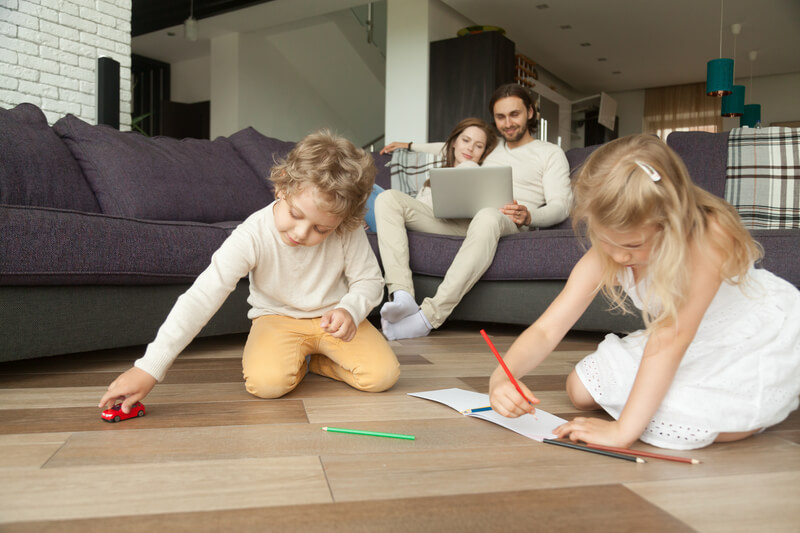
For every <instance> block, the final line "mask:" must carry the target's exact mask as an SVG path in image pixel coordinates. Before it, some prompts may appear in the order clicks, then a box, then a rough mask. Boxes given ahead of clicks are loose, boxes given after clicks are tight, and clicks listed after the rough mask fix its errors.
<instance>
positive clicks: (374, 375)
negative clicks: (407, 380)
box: [353, 364, 400, 392]
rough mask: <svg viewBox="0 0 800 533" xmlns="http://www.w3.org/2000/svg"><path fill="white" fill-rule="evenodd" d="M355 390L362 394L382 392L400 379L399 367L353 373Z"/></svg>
mask: <svg viewBox="0 0 800 533" xmlns="http://www.w3.org/2000/svg"><path fill="white" fill-rule="evenodd" d="M353 377H354V378H355V379H354V381H355V384H356V388H358V390H362V391H364V392H383V391H385V390H388V389H390V388H392V386H394V384H395V383H397V380H398V379H399V378H400V365H399V364H398V365H396V366H390V367H387V368H382V369H381V368H375V369H372V370H370V371H367V372H354V373H353Z"/></svg>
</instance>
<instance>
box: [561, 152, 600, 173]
mask: <svg viewBox="0 0 800 533" xmlns="http://www.w3.org/2000/svg"><path fill="white" fill-rule="evenodd" d="M601 146H603V145H602V144H593V145H591V146H583V147H578V148H570V149H569V150H567V152H566V156H567V162H568V163H569V176H570V178H575V176H576V174H577V172H578V170H579V169H580V167H581V165H582V164H583V162H584V161H586V158H587V157H589V156H590V155H591V153H592V152H594V151H595V150H597V149H598V148H600V147H601Z"/></svg>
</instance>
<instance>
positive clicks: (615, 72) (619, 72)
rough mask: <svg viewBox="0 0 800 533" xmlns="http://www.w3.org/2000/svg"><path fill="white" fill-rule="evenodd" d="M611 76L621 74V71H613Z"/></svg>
mask: <svg viewBox="0 0 800 533" xmlns="http://www.w3.org/2000/svg"><path fill="white" fill-rule="evenodd" d="M611 74H622V71H621V70H615V71H613V72H611Z"/></svg>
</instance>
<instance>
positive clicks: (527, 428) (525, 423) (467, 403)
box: [408, 389, 566, 442]
mask: <svg viewBox="0 0 800 533" xmlns="http://www.w3.org/2000/svg"><path fill="white" fill-rule="evenodd" d="M408 395H409V396H414V397H416V398H422V399H424V400H432V401H434V402H439V403H441V404H444V405H446V406H448V407H451V408H453V409H455V410H456V411H458V412H459V413H462V414H464V415H465V416H472V417H475V418H481V419H483V420H488V421H489V422H492V423H494V424H497V425H499V426H503V427H504V428H506V429H510V430H511V431H513V432H515V433H519V434H520V435H523V436H525V437H528V438H529V439H533V440H537V441H539V442H541V441H542V440H543V439H554V438H556V436H555V435H554V434H553V430H554V429H555V428H557V427H558V426H560V425H561V424H563V423H565V422H566V420H564V419H563V418H560V417H557V416H555V415H551V414H550V413H548V412H547V411H542V410H541V409H538V408H537V409H536V412H535V416H534V415H522V416H520V417H518V418H506V417H504V416H501V415H499V414H497V413H495V412H494V411H481V412H479V413H464V411H467V410H469V409H478V408H480V407H486V406H488V405H489V395H488V394H481V393H480V392H473V391H468V390H463V389H441V390H431V391H425V392H409V393H408Z"/></svg>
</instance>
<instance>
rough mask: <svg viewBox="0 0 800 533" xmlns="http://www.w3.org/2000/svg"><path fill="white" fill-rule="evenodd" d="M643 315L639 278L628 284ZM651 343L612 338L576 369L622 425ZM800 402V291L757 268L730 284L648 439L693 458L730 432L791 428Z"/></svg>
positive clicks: (628, 276)
mask: <svg viewBox="0 0 800 533" xmlns="http://www.w3.org/2000/svg"><path fill="white" fill-rule="evenodd" d="M620 281H621V283H622V286H623V288H624V289H625V292H626V293H627V294H628V296H629V297H630V298H631V301H632V302H633V303H634V304H635V305H636V307H638V308H639V309H642V306H643V304H642V300H641V298H640V297H639V295H640V294H644V290H645V283H646V281H645V282H640V283H639V285H638V286H637V285H636V284H635V282H634V281H633V272H632V271H631V270H629V269H628V270H627V271H626V272H625V273H624V275H623V276H622V279H621V280H620ZM646 342H647V337H646V336H645V335H644V334H643V332H642V331H638V332H635V333H633V334H631V335H628V336H627V337H624V338H622V339H620V338H619V337H617V336H616V335H613V334H610V335H607V336H606V338H605V340H603V342H601V343H600V345H599V346H598V348H597V351H596V352H595V353H593V354H591V355H588V356H587V357H585V358H584V359H583V360H582V361H580V362H579V363H578V365H577V366H576V371H577V374H578V376H579V377H580V379H581V382H582V383H583V385H584V386H585V387H586V388H587V390H588V391H589V393H591V395H592V397H593V398H594V400H595V401H596V402H597V403H598V404H599V405H600V406H601V407H602V408H603V409H604V410H605V411H607V412H608V413H609V414H610V415H611V416H613V417H614V418H615V419H618V418H619V415H620V413H621V412H622V408H623V407H624V406H625V402H626V401H627V398H628V394H629V393H630V390H631V388H632V386H633V381H634V378H635V377H636V372H637V371H638V368H639V362H640V360H641V358H642V354H643V352H644V347H645V344H646ZM798 395H800V291H798V290H797V288H796V287H795V286H794V285H792V284H791V283H789V282H787V281H785V280H783V279H781V278H779V277H777V276H775V275H774V274H772V273H770V272H768V271H766V270H761V269H754V268H751V269H750V271H749V273H748V281H747V282H745V283H744V284H742V285H734V284H730V283H727V282H723V284H722V285H721V286H720V289H719V291H718V292H717V294H716V296H715V297H714V299H713V301H712V302H711V305H710V306H709V308H708V310H707V311H706V314H705V316H703V320H702V321H701V323H700V327H699V329H698V331H697V334H696V336H695V338H694V340H693V341H692V343H691V345H690V346H689V348H688V349H687V351H686V354H685V355H684V357H683V360H682V361H681V364H680V367H679V368H678V371H677V373H676V375H675V379H674V380H673V382H672V385H671V386H670V389H669V391H668V392H667V395H666V396H665V397H664V401H663V402H662V403H661V406H660V407H659V409H658V411H657V412H656V413H655V415H654V416H653V420H652V421H651V422H650V424H648V426H647V428H646V429H645V431H644V433H643V434H642V435H641V437H640V439H641V440H642V441H644V442H647V443H649V444H652V445H654V446H659V447H663V448H672V449H678V450H688V449H692V448H701V447H703V446H707V445H709V444H711V443H712V442H714V440H715V439H716V437H717V435H718V434H719V433H722V432H739V431H752V430H755V429H760V428H766V427H769V426H772V425H775V424H777V423H779V422H781V421H782V420H784V419H785V418H786V417H787V416H788V415H789V413H791V412H792V411H794V410H795V409H796V408H797V406H798Z"/></svg>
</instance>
